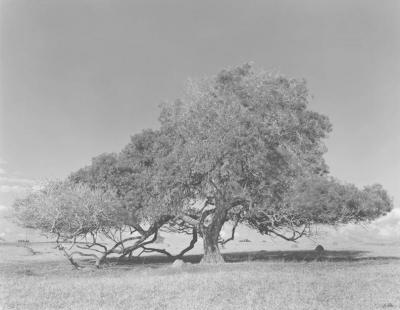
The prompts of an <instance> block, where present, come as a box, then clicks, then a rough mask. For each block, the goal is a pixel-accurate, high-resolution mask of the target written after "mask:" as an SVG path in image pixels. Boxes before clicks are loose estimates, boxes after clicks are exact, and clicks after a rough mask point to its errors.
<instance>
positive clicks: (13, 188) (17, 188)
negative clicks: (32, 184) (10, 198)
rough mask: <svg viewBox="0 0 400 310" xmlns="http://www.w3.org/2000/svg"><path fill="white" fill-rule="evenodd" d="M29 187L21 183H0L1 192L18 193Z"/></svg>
mask: <svg viewBox="0 0 400 310" xmlns="http://www.w3.org/2000/svg"><path fill="white" fill-rule="evenodd" d="M29 189H30V188H29V187H26V186H21V185H7V184H3V185H0V192H2V193H20V192H23V191H26V190H29Z"/></svg>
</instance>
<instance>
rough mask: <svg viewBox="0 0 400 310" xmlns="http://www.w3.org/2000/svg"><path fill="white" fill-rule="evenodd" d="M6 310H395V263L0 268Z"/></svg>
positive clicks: (399, 282) (398, 300)
mask: <svg viewBox="0 0 400 310" xmlns="http://www.w3.org/2000/svg"><path fill="white" fill-rule="evenodd" d="M0 271H1V272H2V278H1V279H2V280H1V283H2V291H1V293H2V295H1V298H2V299H1V304H0V305H2V306H3V307H4V308H5V309H271V310H274V309H400V289H399V288H400V263H399V261H398V260H397V261H396V260H376V261H358V262H336V263H334V262H309V263H306V262H242V263H230V264H225V265H223V266H201V265H197V264H193V265H192V264H188V265H186V266H184V268H182V269H179V270H176V269H173V268H171V267H170V266H168V265H165V264H160V265H142V266H140V265H134V266H114V267H109V268H105V269H101V270H94V269H86V270H81V271H73V270H70V267H69V266H68V265H66V264H64V263H53V264H51V265H44V264H32V265H30V266H26V265H14V266H11V265H8V266H4V265H3V266H2V269H1V270H0Z"/></svg>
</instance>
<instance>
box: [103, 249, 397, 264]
mask: <svg viewBox="0 0 400 310" xmlns="http://www.w3.org/2000/svg"><path fill="white" fill-rule="evenodd" d="M367 253H368V251H323V252H317V251H313V250H311V251H304V250H293V251H252V252H229V253H223V254H222V255H223V257H224V259H225V262H227V263H237V262H248V261H284V262H313V261H320V262H355V261H368V260H393V259H395V260H400V257H397V256H368V255H367ZM201 258H202V255H201V254H198V255H185V256H184V257H183V261H185V262H187V263H192V264H198V263H200V261H201ZM173 261H174V258H170V257H167V256H160V255H148V256H141V257H132V258H131V259H124V260H117V259H110V260H109V262H111V263H113V262H114V263H117V264H118V265H138V264H139V265H152V264H170V263H172V262H173Z"/></svg>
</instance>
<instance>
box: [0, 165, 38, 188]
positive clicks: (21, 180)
mask: <svg viewBox="0 0 400 310" xmlns="http://www.w3.org/2000/svg"><path fill="white" fill-rule="evenodd" d="M0 169H1V168H0ZM0 183H14V184H15V183H16V184H27V185H33V184H35V183H36V181H35V180H31V179H25V178H16V177H3V176H0Z"/></svg>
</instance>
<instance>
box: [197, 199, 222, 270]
mask: <svg viewBox="0 0 400 310" xmlns="http://www.w3.org/2000/svg"><path fill="white" fill-rule="evenodd" d="M226 214H227V212H226V210H224V209H222V208H218V207H217V206H216V209H215V212H214V213H213V214H210V215H209V216H207V217H206V218H205V219H204V221H203V223H201V230H202V235H203V247H204V255H203V258H202V260H201V263H202V264H222V263H224V262H225V261H224V258H223V257H222V255H221V252H220V251H219V246H218V238H219V233H220V232H221V229H222V226H223V225H224V223H225V220H226Z"/></svg>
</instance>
